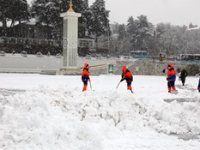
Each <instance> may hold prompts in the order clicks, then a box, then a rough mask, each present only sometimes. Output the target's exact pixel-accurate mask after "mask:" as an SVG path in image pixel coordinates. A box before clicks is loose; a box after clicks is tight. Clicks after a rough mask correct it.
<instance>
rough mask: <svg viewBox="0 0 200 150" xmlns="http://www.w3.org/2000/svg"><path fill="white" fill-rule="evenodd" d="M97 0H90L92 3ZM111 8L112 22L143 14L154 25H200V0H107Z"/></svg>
mask: <svg viewBox="0 0 200 150" xmlns="http://www.w3.org/2000/svg"><path fill="white" fill-rule="evenodd" d="M94 1H95V0H89V3H90V4H92V3H93V2H94ZM105 3H106V9H108V10H110V22H111V23H113V22H118V23H124V24H126V23H127V20H128V18H129V17H130V16H133V17H134V18H136V17H137V16H139V15H141V14H143V15H146V16H147V18H148V20H149V21H150V22H151V23H153V24H154V25H156V24H158V23H160V22H165V23H166V22H167V23H171V24H173V25H189V23H190V22H192V23H193V24H197V25H199V26H200V0H105Z"/></svg>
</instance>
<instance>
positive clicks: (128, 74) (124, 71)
mask: <svg viewBox="0 0 200 150" xmlns="http://www.w3.org/2000/svg"><path fill="white" fill-rule="evenodd" d="M121 76H122V79H121V80H120V82H122V81H124V80H126V83H127V90H130V91H131V93H133V90H132V86H131V83H132V81H133V74H132V72H131V71H130V70H129V69H128V68H127V67H126V66H122V75H121Z"/></svg>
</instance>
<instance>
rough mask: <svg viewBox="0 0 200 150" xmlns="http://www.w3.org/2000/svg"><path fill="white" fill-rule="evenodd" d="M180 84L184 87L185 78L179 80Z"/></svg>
mask: <svg viewBox="0 0 200 150" xmlns="http://www.w3.org/2000/svg"><path fill="white" fill-rule="evenodd" d="M181 82H182V84H183V86H184V85H185V78H181Z"/></svg>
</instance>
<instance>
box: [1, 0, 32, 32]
mask: <svg viewBox="0 0 200 150" xmlns="http://www.w3.org/2000/svg"><path fill="white" fill-rule="evenodd" d="M28 17H29V12H28V4H27V1H26V0H0V21H2V24H3V35H7V32H6V30H7V21H10V20H11V22H12V23H11V26H13V25H14V23H15V22H16V21H19V24H20V23H21V21H22V20H28Z"/></svg>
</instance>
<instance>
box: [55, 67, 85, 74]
mask: <svg viewBox="0 0 200 150" xmlns="http://www.w3.org/2000/svg"><path fill="white" fill-rule="evenodd" d="M58 74H60V75H80V74H81V68H80V67H62V68H60V70H59V73H58Z"/></svg>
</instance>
